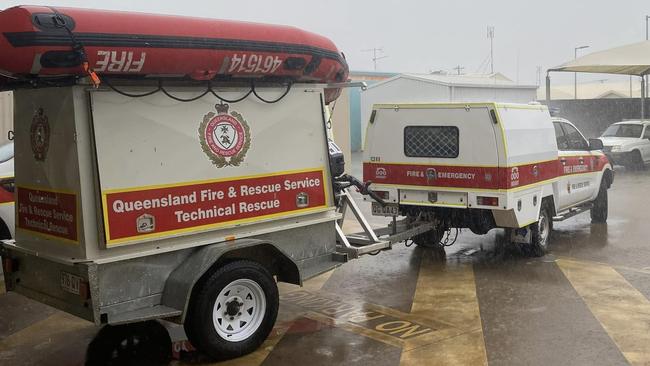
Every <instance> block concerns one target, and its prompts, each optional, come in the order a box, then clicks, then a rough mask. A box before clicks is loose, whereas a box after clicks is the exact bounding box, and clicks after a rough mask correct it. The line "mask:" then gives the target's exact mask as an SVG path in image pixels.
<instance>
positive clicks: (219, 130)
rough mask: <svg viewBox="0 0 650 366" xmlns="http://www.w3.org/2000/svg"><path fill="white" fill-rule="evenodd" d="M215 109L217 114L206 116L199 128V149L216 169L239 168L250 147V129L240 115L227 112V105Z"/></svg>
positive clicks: (220, 105)
mask: <svg viewBox="0 0 650 366" xmlns="http://www.w3.org/2000/svg"><path fill="white" fill-rule="evenodd" d="M215 109H216V110H217V113H214V112H210V113H208V114H206V115H205V116H204V117H203V122H201V125H200V126H199V141H200V142H201V148H202V149H203V152H205V154H206V155H207V156H208V158H210V160H211V161H212V163H213V164H214V165H215V166H216V167H217V168H223V167H226V166H239V165H240V164H241V163H242V162H243V161H244V158H245V157H246V153H247V152H248V149H249V148H250V146H251V133H250V127H249V126H248V123H247V122H246V120H245V119H244V117H242V115H241V114H239V113H237V112H235V111H230V112H228V109H229V105H228V104H217V105H215Z"/></svg>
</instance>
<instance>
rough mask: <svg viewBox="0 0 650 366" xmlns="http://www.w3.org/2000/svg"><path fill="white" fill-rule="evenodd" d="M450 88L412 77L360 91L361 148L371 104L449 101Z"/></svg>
mask: <svg viewBox="0 0 650 366" xmlns="http://www.w3.org/2000/svg"><path fill="white" fill-rule="evenodd" d="M449 101H451V93H450V88H449V87H448V86H445V85H440V84H433V83H428V82H423V81H419V80H412V79H405V78H400V79H395V80H392V81H390V82H387V83H385V84H382V85H379V86H377V87H375V88H369V89H367V90H365V91H362V92H361V107H360V108H361V126H360V130H361V144H362V146H361V148H363V141H365V138H366V136H365V135H366V127H367V126H368V120H369V119H370V113H371V112H372V106H373V104H378V103H417V102H449Z"/></svg>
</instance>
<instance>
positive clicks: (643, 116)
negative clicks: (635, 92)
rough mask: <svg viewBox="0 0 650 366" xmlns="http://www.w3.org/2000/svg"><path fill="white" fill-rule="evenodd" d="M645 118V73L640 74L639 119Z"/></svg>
mask: <svg viewBox="0 0 650 366" xmlns="http://www.w3.org/2000/svg"><path fill="white" fill-rule="evenodd" d="M644 119H645V75H641V121H643V120H644Z"/></svg>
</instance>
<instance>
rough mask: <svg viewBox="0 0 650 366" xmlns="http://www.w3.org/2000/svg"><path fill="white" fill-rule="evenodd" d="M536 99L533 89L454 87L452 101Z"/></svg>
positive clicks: (522, 101) (530, 100) (519, 100)
mask: <svg viewBox="0 0 650 366" xmlns="http://www.w3.org/2000/svg"><path fill="white" fill-rule="evenodd" d="M536 99H537V91H536V90H535V89H532V88H531V89H523V88H512V89H509V88H467V87H454V92H453V101H454V102H509V103H530V102H532V101H535V100H536Z"/></svg>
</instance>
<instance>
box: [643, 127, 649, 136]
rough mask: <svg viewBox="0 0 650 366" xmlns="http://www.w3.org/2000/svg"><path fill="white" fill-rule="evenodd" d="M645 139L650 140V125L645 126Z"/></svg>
mask: <svg viewBox="0 0 650 366" xmlns="http://www.w3.org/2000/svg"><path fill="white" fill-rule="evenodd" d="M643 138H644V139H650V125H646V126H645V132H644V133H643Z"/></svg>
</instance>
